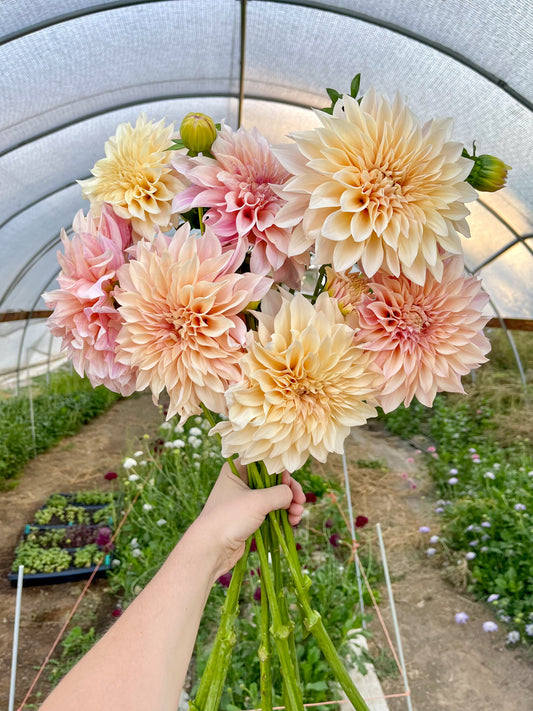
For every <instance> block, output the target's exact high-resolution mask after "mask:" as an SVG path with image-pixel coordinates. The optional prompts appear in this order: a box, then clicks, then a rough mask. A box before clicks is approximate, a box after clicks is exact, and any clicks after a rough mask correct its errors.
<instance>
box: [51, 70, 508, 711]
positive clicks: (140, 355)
mask: <svg viewBox="0 0 533 711" xmlns="http://www.w3.org/2000/svg"><path fill="white" fill-rule="evenodd" d="M358 92H359V77H356V78H355V79H354V81H353V82H352V86H351V91H350V93H349V94H345V95H341V94H339V93H338V92H336V91H334V90H331V89H330V90H328V93H329V96H330V98H331V99H332V105H331V106H330V107H328V108H326V109H323V110H320V111H317V116H318V118H319V119H320V124H321V125H320V126H319V127H318V128H316V129H314V130H310V131H302V132H296V133H294V134H292V135H291V138H292V141H293V142H292V143H291V144H284V145H281V146H278V147H272V146H270V145H269V143H268V142H267V140H266V139H265V138H264V137H263V136H261V135H260V134H259V133H258V132H257V131H256V130H254V129H251V130H246V129H244V128H239V129H238V130H237V131H234V130H232V129H231V128H230V127H229V126H227V125H220V124H218V125H216V124H215V123H214V122H213V121H212V119H211V118H210V117H207V116H205V115H203V114H188V115H187V116H186V117H185V119H184V120H183V122H182V124H181V129H180V133H179V135H176V134H175V132H174V128H173V126H172V125H169V126H165V122H164V120H163V121H159V122H158V123H154V122H153V121H148V120H147V119H146V117H145V116H144V115H141V116H140V117H139V118H138V120H137V122H136V124H135V126H133V127H132V126H131V125H130V124H121V125H120V126H119V127H118V129H117V132H116V134H115V136H113V137H112V138H110V139H109V141H108V142H107V143H106V145H105V158H102V159H101V160H99V161H98V162H97V163H96V165H95V166H94V168H93V170H92V174H93V176H94V177H92V178H90V179H88V180H83V181H80V185H81V188H82V191H83V195H84V196H85V197H86V198H87V199H88V200H89V201H90V203H91V206H90V210H89V212H88V214H87V216H84V215H83V213H82V212H80V213H78V214H77V215H76V217H75V218H74V221H73V226H72V227H73V235H72V237H71V238H70V239H69V237H67V235H66V233H65V232H64V231H63V232H62V241H63V253H59V255H58V259H59V262H60V265H61V272H60V275H59V277H58V281H59V286H60V288H59V289H58V290H56V291H52V292H50V293H48V294H45V300H46V302H47V304H48V305H49V306H50V307H51V308H53V309H54V311H53V314H52V316H51V317H50V319H49V324H50V328H51V331H52V333H53V334H54V335H56V336H59V337H60V338H62V339H63V348H64V349H65V350H66V351H67V353H68V354H69V356H70V357H71V358H72V361H73V363H74V367H75V368H76V370H77V371H78V372H79V373H80V375H84V374H85V375H87V377H88V378H89V379H90V381H91V382H92V383H93V385H95V386H96V385H99V384H104V385H106V386H107V387H108V388H110V389H111V390H115V391H118V392H120V393H122V394H123V395H129V394H130V393H132V392H133V391H135V390H144V389H145V388H150V390H151V391H152V393H153V398H154V401H155V402H157V400H158V397H159V395H160V393H161V392H162V391H163V390H164V389H166V392H167V394H168V397H169V399H170V404H169V408H168V414H167V417H168V418H170V417H172V416H174V415H176V414H178V415H180V417H181V419H182V421H183V420H186V419H187V418H188V417H189V416H191V415H195V414H198V413H200V412H202V411H203V412H204V413H205V414H206V416H207V417H208V419H209V420H210V421H211V423H212V425H213V427H212V433H213V434H216V435H218V436H219V437H220V439H221V444H222V453H223V455H224V456H225V457H226V458H228V460H229V461H230V464H231V465H233V457H234V456H238V457H239V458H240V461H241V463H243V464H244V465H247V467H248V474H249V481H250V485H251V486H252V487H266V486H270V485H273V484H275V483H278V481H279V480H280V477H281V473H282V472H283V471H284V470H288V471H289V472H294V471H295V470H297V469H299V468H300V467H301V466H302V465H303V464H304V463H305V461H306V460H307V459H308V457H314V458H316V459H318V460H319V461H320V462H324V461H325V460H326V458H327V456H328V454H329V453H330V452H337V453H342V451H343V443H344V440H345V438H346V437H347V435H348V434H349V432H350V428H352V427H354V426H355V425H362V424H364V423H365V422H366V421H367V419H368V418H370V417H373V416H375V415H376V406H380V407H382V408H383V409H384V410H385V411H386V412H389V411H391V410H393V409H395V408H396V407H398V406H399V405H400V404H402V403H403V404H404V405H405V406H407V405H409V403H410V402H411V400H412V399H413V397H416V398H417V399H418V400H419V401H420V402H422V403H423V404H424V405H427V406H431V404H432V402H433V399H434V397H435V394H436V393H437V392H440V391H448V392H463V388H462V385H461V376H463V375H466V374H467V373H469V372H470V370H471V369H473V368H476V367H478V366H479V365H480V364H481V363H483V362H485V360H486V358H485V355H486V353H487V352H488V351H489V342H488V340H487V339H486V338H485V336H484V335H483V331H482V329H483V326H484V325H485V323H486V321H487V318H488V317H487V316H484V315H483V313H482V312H483V309H484V307H485V305H486V303H487V300H488V297H487V295H486V294H484V293H483V291H482V290H481V284H480V281H479V280H478V279H477V278H475V277H472V276H466V275H465V272H464V265H463V260H462V256H461V255H462V248H461V239H460V236H459V235H460V234H462V235H463V236H465V237H468V236H469V233H468V225H467V222H466V220H465V218H466V216H467V215H468V214H469V211H468V209H467V208H466V206H465V203H466V202H468V201H471V200H475V199H476V197H477V192H476V190H475V189H474V187H476V180H477V181H478V183H479V184H478V185H477V187H478V188H480V189H491V190H494V189H497V188H498V187H502V185H503V183H504V182H505V175H506V171H507V169H508V167H507V166H505V165H504V164H503V163H502V162H501V161H498V160H497V159H495V158H491V157H488V156H480V157H476V156H475V153H474V155H473V156H470V155H469V154H468V152H467V151H466V149H464V147H463V146H462V145H460V144H459V143H456V142H453V141H452V140H451V137H450V136H451V121H450V120H447V119H445V120H435V121H430V122H428V123H426V124H425V125H423V126H421V125H420V124H419V122H418V120H417V118H416V117H415V115H414V114H413V113H412V112H411V110H410V109H409V108H408V107H407V104H406V103H405V101H404V100H403V99H402V98H400V97H399V96H397V97H396V98H395V99H394V101H393V102H392V103H391V102H390V101H389V100H388V99H387V98H385V97H384V96H380V95H379V94H377V93H376V92H375V91H373V90H369V91H368V92H367V93H366V94H365V95H364V96H363V97H362V98H358V96H357V95H358ZM489 158H490V160H489ZM491 170H492V173H491ZM491 176H492V178H491ZM496 183H497V184H496ZM473 184H474V186H473ZM310 279H311V280H312V282H313V283H312V286H311V288H308V289H303V288H302V284H304V283H306V284H309V281H310ZM256 543H257V548H258V553H259V556H260V560H261V576H262V585H261V595H262V602H261V607H262V620H263V621H262V625H261V646H260V649H259V656H260V663H261V695H262V702H263V708H264V709H269V708H271V706H272V688H271V675H270V660H271V654H272V652H271V650H272V648H275V651H276V653H277V656H278V658H279V662H280V665H281V671H282V676H283V683H284V698H285V702H286V706H287V708H288V709H289V710H290V711H296V709H301V708H302V704H303V701H302V692H301V688H300V685H299V682H298V669H297V664H296V653H295V643H294V636H293V624H292V623H291V620H290V615H289V611H288V609H287V606H286V602H285V597H284V595H283V594H282V584H283V583H282V579H281V565H280V555H281V554H283V557H284V559H285V560H286V561H287V564H288V569H289V571H290V575H291V577H292V583H293V586H294V589H295V591H296V595H297V598H298V603H299V607H300V610H301V612H302V613H303V619H304V621H305V625H306V627H307V629H308V630H309V632H310V633H312V634H313V635H315V637H316V639H317V641H318V644H319V646H320V648H321V649H322V651H323V653H324V655H325V657H326V658H327V660H328V662H329V664H330V666H331V668H332V670H333V672H334V674H335V676H336V678H337V679H338V681H339V683H340V684H341V685H342V687H343V689H344V690H345V692H346V694H347V696H348V697H349V699H350V700H351V702H352V704H353V706H354V707H355V708H356V709H357V710H358V711H362V710H363V709H367V706H366V704H365V702H364V700H363V699H362V698H361V696H360V694H359V693H358V691H357V690H356V689H355V687H354V685H353V683H352V681H351V679H350V676H349V675H348V673H347V672H346V670H345V669H344V666H343V665H342V663H341V661H340V659H339V656H338V654H337V652H336V650H335V648H334V646H333V644H332V643H331V641H330V638H329V637H328V634H327V632H326V630H325V628H324V625H323V624H322V620H321V617H320V614H319V612H318V611H316V610H314V609H313V608H312V606H311V604H310V599H309V595H308V588H309V586H310V584H311V581H310V579H309V577H307V576H306V575H304V574H303V573H302V570H301V567H300V564H299V562H298V556H297V552H296V547H295V543H294V539H293V535H292V529H291V526H290V525H289V522H288V519H287V515H286V512H284V511H281V512H277V513H275V514H274V513H273V514H271V515H270V516H269V518H268V519H267V521H266V523H265V524H264V525H263V526H262V528H261V529H260V530H259V531H258V532H257V534H256ZM246 550H247V551H248V550H249V545H248V546H247V549H246ZM245 564H246V554H245V556H244V558H243V559H241V561H240V562H239V563H238V564H237V566H236V568H235V571H234V574H233V577H232V580H231V584H230V587H229V590H228V595H227V598H226V603H225V605H224V608H223V611H222V620H221V625H220V628H219V631H218V634H217V637H216V640H215V642H214V647H213V652H212V654H211V658H210V661H209V662H208V664H207V667H206V670H205V673H204V676H203V678H202V681H201V683H200V687H199V690H198V694H197V696H196V699H195V700H194V702H193V704H192V705H193V707H194V708H195V709H198V710H199V711H204V709H216V708H217V707H218V704H219V701H220V696H221V693H222V688H223V684H224V678H225V674H226V670H227V667H228V665H229V659H230V652H231V647H232V645H233V644H234V633H233V624H234V620H235V617H236V615H237V610H238V606H237V605H238V597H239V590H240V586H241V583H242V579H243V574H244V570H245Z"/></svg>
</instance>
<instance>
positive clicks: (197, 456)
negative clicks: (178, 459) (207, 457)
mask: <svg viewBox="0 0 533 711" xmlns="http://www.w3.org/2000/svg"><path fill="white" fill-rule="evenodd" d="M192 458H193V459H201V458H202V457H201V455H200V454H198V452H195V453H194V454H193V455H192Z"/></svg>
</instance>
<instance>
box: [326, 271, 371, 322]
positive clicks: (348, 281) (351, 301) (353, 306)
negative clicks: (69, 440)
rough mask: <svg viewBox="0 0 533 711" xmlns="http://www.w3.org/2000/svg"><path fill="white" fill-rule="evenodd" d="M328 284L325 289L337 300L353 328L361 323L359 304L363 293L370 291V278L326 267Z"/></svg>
mask: <svg viewBox="0 0 533 711" xmlns="http://www.w3.org/2000/svg"><path fill="white" fill-rule="evenodd" d="M326 279H327V281H326V286H325V287H324V290H325V291H327V293H328V294H329V295H330V296H332V297H333V298H334V299H336V300H337V304H338V305H339V309H340V311H341V314H342V315H343V316H344V318H345V320H346V323H347V324H348V326H351V328H353V329H356V328H357V325H358V323H359V317H358V314H357V305H358V304H359V303H360V301H361V299H362V298H363V295H364V294H366V293H368V278H367V277H365V276H364V274H361V273H356V272H350V271H345V272H340V273H339V272H336V271H334V270H333V269H331V268H330V267H326Z"/></svg>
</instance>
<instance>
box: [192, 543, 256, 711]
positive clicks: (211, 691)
mask: <svg viewBox="0 0 533 711" xmlns="http://www.w3.org/2000/svg"><path fill="white" fill-rule="evenodd" d="M251 542H252V539H251V538H249V539H248V540H247V541H246V547H245V549H244V555H243V556H242V558H241V559H240V560H239V561H238V562H237V565H236V566H235V568H234V570H233V575H232V576H231V581H230V584H229V588H228V592H227V594H226V600H225V602H224V605H223V606H222V614H221V618H220V625H219V628H218V631H217V634H216V637H215V641H214V643H213V647H212V648H211V653H210V654H209V659H208V660H207V664H206V667H205V669H204V673H203V674H202V679H201V681H200V686H199V687H198V691H197V693H196V697H195V699H194V701H191V702H190V709H196V710H197V711H216V710H217V709H218V707H219V705H220V699H221V698H222V692H223V690H224V682H225V680H226V676H227V673H228V669H229V663H230V660H231V652H232V650H233V646H234V645H235V640H236V638H235V631H234V628H235V620H236V618H237V615H238V614H239V594H240V591H241V587H242V581H243V578H244V574H245V572H246V563H247V560H248V554H249V552H250V545H251Z"/></svg>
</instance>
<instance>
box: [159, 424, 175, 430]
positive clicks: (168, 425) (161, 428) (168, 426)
mask: <svg viewBox="0 0 533 711" xmlns="http://www.w3.org/2000/svg"><path fill="white" fill-rule="evenodd" d="M159 429H160V430H171V429H172V425H171V424H170V422H162V423H161V424H160V425H159Z"/></svg>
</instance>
